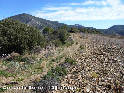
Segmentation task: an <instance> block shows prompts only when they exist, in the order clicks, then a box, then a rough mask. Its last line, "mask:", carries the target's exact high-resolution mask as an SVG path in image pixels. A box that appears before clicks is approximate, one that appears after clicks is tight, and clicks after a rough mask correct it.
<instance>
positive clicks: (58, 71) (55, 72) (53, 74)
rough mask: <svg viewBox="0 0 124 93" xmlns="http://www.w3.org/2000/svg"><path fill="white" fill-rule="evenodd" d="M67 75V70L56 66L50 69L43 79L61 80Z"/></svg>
mask: <svg viewBox="0 0 124 93" xmlns="http://www.w3.org/2000/svg"><path fill="white" fill-rule="evenodd" d="M66 74H67V70H66V68H64V67H61V66H57V67H56V68H54V69H53V68H52V69H51V70H50V71H48V73H47V75H45V76H44V79H48V78H57V79H59V78H61V77H63V76H65V75H66Z"/></svg>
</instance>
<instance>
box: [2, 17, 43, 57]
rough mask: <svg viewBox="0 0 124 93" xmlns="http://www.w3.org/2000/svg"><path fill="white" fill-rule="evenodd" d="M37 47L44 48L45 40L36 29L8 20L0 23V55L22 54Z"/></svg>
mask: <svg viewBox="0 0 124 93" xmlns="http://www.w3.org/2000/svg"><path fill="white" fill-rule="evenodd" d="M39 45H40V46H41V47H44V46H45V38H44V36H43V35H42V34H41V32H40V31H39V30H37V29H36V28H33V27H30V26H28V25H26V24H22V23H20V22H18V21H15V20H12V19H10V18H8V19H5V20H2V21H0V55H2V54H8V53H12V52H13V51H14V52H17V53H20V54H22V53H24V52H27V51H30V50H32V49H33V47H34V46H39Z"/></svg>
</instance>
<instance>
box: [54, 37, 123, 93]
mask: <svg viewBox="0 0 124 93" xmlns="http://www.w3.org/2000/svg"><path fill="white" fill-rule="evenodd" d="M79 37H81V36H79ZM78 40H80V41H78V43H80V45H81V46H83V48H79V49H78V50H77V51H76V52H75V54H74V55H73V56H72V57H73V58H74V59H76V60H77V64H76V65H74V66H71V67H69V68H68V72H69V73H68V75H67V76H65V77H64V78H63V79H62V80H61V85H62V86H65V85H66V86H76V87H77V90H75V92H74V93H124V40H122V39H116V38H108V37H105V36H98V35H82V37H81V38H80V39H78ZM54 93H73V91H71V90H59V91H56V92H55V91H54Z"/></svg>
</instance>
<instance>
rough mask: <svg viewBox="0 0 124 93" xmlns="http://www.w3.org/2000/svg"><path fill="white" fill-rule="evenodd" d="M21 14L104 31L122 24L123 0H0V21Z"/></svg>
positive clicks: (123, 16) (123, 18)
mask: <svg viewBox="0 0 124 93" xmlns="http://www.w3.org/2000/svg"><path fill="white" fill-rule="evenodd" d="M21 13H28V14H31V15H34V16H37V17H41V18H44V19H49V20H53V21H59V22H62V23H66V24H81V25H83V26H88V27H95V28H102V29H104V28H109V27H110V26H112V25H124V0H0V19H4V18H6V17H9V16H13V15H17V14H21Z"/></svg>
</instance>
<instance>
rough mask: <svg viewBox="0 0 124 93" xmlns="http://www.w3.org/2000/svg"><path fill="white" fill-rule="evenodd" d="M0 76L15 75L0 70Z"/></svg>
mask: <svg viewBox="0 0 124 93" xmlns="http://www.w3.org/2000/svg"><path fill="white" fill-rule="evenodd" d="M0 76H4V77H6V78H8V77H15V76H16V75H15V74H12V73H9V72H7V71H3V70H0Z"/></svg>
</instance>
